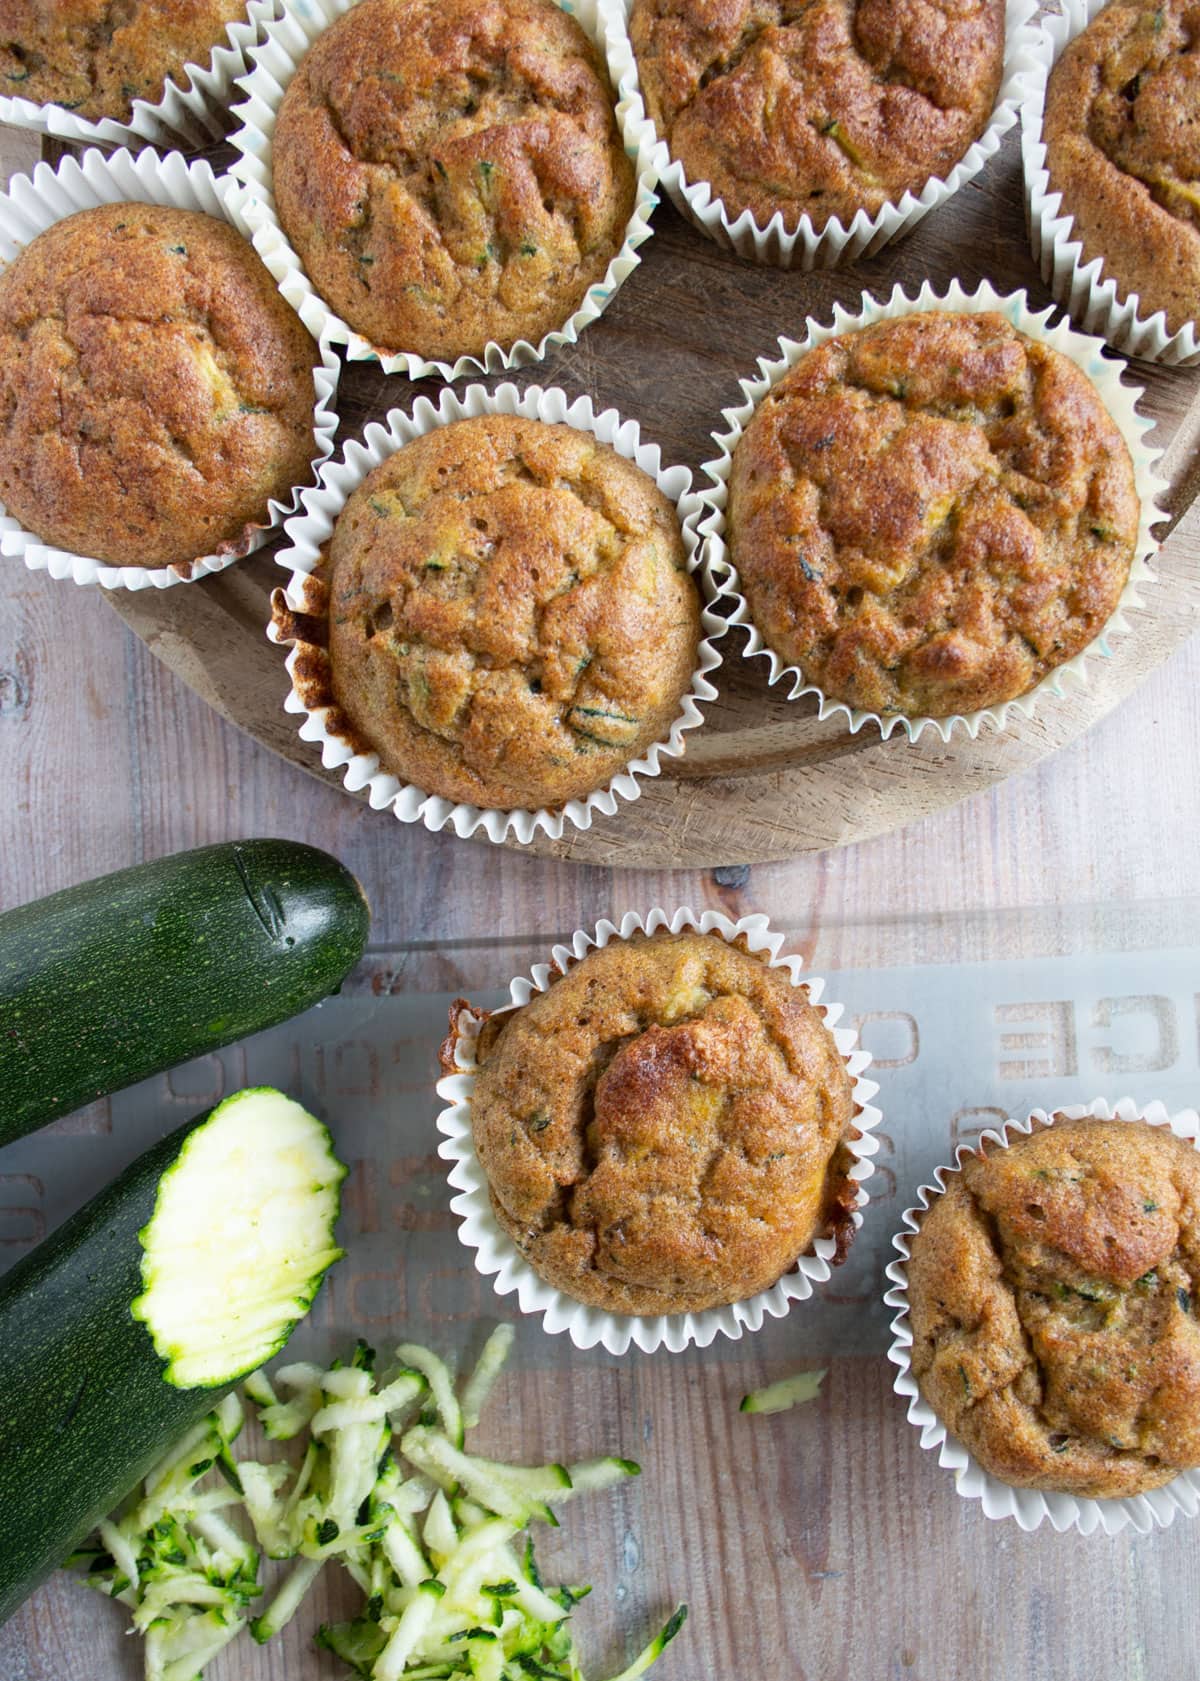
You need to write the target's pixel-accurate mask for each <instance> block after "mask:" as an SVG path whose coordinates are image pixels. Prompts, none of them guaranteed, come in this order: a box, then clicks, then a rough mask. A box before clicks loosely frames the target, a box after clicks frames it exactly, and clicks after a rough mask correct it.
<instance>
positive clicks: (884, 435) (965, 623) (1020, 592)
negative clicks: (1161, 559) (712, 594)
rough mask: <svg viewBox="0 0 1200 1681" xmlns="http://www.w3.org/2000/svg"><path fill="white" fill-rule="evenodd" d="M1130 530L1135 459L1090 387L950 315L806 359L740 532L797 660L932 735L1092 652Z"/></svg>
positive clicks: (762, 599) (1129, 557)
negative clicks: (932, 726) (936, 727)
mask: <svg viewBox="0 0 1200 1681" xmlns="http://www.w3.org/2000/svg"><path fill="white" fill-rule="evenodd" d="M1139 519H1140V504H1139V499H1138V493H1137V488H1136V484H1135V479H1134V469H1133V462H1132V460H1131V458H1130V454H1129V449H1128V447H1127V445H1126V443H1125V440H1124V438H1123V437H1122V435H1121V431H1120V428H1119V427H1118V425H1117V423H1116V421H1115V420H1114V419H1113V418H1112V416H1111V415H1110V414H1109V413H1108V411H1107V409H1106V408H1105V406H1104V403H1103V401H1102V399H1101V397H1100V394H1099V392H1098V391H1097V390H1096V388H1095V387H1094V386H1093V385H1092V383H1091V381H1090V380H1089V379H1088V378H1087V376H1086V374H1084V373H1083V371H1082V369H1080V368H1079V367H1077V366H1076V364H1075V363H1074V362H1072V361H1071V360H1070V359H1069V358H1068V357H1066V356H1064V355H1062V354H1061V353H1060V352H1059V351H1057V350H1054V349H1052V348H1051V347H1050V346H1048V345H1046V344H1044V343H1042V342H1040V341H1039V340H1036V339H1030V338H1027V337H1025V336H1024V335H1023V334H1022V333H1020V332H1018V331H1017V330H1016V328H1014V327H1013V326H1011V325H1010V324H1009V322H1008V321H1007V320H1005V319H1004V317H1003V316H1001V315H998V314H992V313H983V314H958V313H954V312H951V311H943V310H932V311H926V312H920V313H916V314H912V315H904V316H899V317H897V318H895V319H893V320H887V321H881V322H878V323H876V324H875V325H873V326H870V327H864V328H862V329H861V330H860V331H857V332H851V333H844V334H841V335H839V336H838V337H836V338H833V339H829V340H827V341H826V342H825V343H824V344H822V345H819V346H818V347H817V348H816V349H813V350H810V351H808V352H807V353H806V354H805V355H803V356H801V358H800V360H799V361H798V362H797V363H796V365H795V367H794V368H792V369H791V370H790V372H789V373H787V374H786V375H785V376H784V377H783V378H782V379H781V380H780V381H779V383H778V384H777V385H775V386H774V387H773V388H772V389H771V390H770V391H769V392H768V393H767V395H766V396H765V397H764V398H763V400H762V402H761V403H760V404H759V406H758V408H757V410H756V411H755V413H754V415H753V417H752V419H751V420H750V423H749V425H748V426H747V427H746V430H745V432H744V434H743V435H742V437H741V438H740V439H739V441H738V444H737V446H736V449H735V451H734V456H733V466H732V471H731V474H730V490H729V507H728V515H727V520H728V543H729V549H730V556H731V559H732V561H733V563H734V565H735V566H736V567H737V568H738V571H739V574H740V577H741V588H742V590H743V592H744V594H745V596H746V598H747V601H748V602H749V606H750V611H751V614H752V616H753V619H754V622H755V624H756V625H757V626H758V629H759V630H760V632H761V633H762V636H763V638H764V640H765V641H766V643H767V644H768V646H769V647H771V648H772V649H773V650H774V651H775V653H776V654H778V655H779V656H780V657H781V658H782V659H783V660H784V661H785V663H789V664H795V665H798V666H799V667H800V668H801V669H802V671H803V673H804V678H805V680H806V681H807V682H810V683H814V684H816V685H818V686H819V687H820V688H821V689H822V690H823V691H824V693H825V694H826V695H828V696H829V697H830V698H832V699H835V700H840V701H843V702H845V703H846V704H847V705H850V706H852V707H858V708H862V709H863V710H865V711H869V712H875V713H889V712H899V713H903V714H906V715H909V716H928V717H935V718H938V717H945V716H948V715H951V714H954V713H968V712H973V711H975V710H976V709H978V708H983V707H988V706H995V705H999V704H1000V703H1002V702H1004V701H1007V700H1012V699H1014V698H1015V697H1017V696H1019V695H1023V694H1025V693H1027V692H1028V691H1029V690H1030V689H1032V688H1033V687H1035V685H1036V684H1037V683H1039V682H1040V681H1041V679H1042V678H1043V677H1045V676H1047V675H1048V674H1049V673H1050V672H1051V671H1053V670H1054V669H1055V668H1056V667H1057V666H1060V665H1062V664H1063V663H1065V662H1066V661H1068V660H1070V659H1072V658H1074V656H1075V655H1077V654H1079V653H1080V652H1082V650H1083V649H1084V648H1086V647H1087V646H1088V644H1089V643H1090V642H1092V641H1093V640H1094V639H1095V638H1096V637H1097V636H1098V635H1099V634H1100V632H1101V631H1102V630H1103V629H1104V627H1105V625H1106V623H1107V622H1108V620H1109V618H1110V617H1111V616H1112V614H1113V612H1114V611H1115V610H1116V607H1117V603H1118V601H1119V599H1120V596H1121V592H1122V590H1123V589H1124V587H1125V583H1126V580H1127V579H1128V576H1129V569H1130V566H1131V564H1132V561H1133V556H1134V552H1135V549H1136V545H1137V536H1138V527H1139Z"/></svg>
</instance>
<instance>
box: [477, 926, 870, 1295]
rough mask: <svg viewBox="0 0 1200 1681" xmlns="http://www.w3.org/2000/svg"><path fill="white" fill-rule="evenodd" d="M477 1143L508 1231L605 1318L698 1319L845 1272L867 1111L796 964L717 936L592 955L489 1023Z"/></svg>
mask: <svg viewBox="0 0 1200 1681" xmlns="http://www.w3.org/2000/svg"><path fill="white" fill-rule="evenodd" d="M478 1063H479V1069H478V1074H477V1076H476V1082H475V1092H474V1097H473V1100H472V1123H473V1128H474V1136H475V1147H476V1150H477V1152H478V1155H479V1159H480V1162H481V1163H482V1165H483V1168H484V1171H485V1172H486V1174H487V1176H488V1180H489V1183H490V1188H491V1197H492V1206H493V1208H494V1210H495V1213H496V1218H497V1219H498V1221H499V1222H500V1225H501V1226H502V1227H503V1229H504V1230H505V1231H506V1232H507V1233H508V1235H509V1236H510V1237H511V1238H512V1240H513V1241H514V1243H516V1245H517V1247H518V1248H519V1249H520V1250H521V1251H522V1253H523V1254H524V1255H525V1257H526V1259H527V1260H528V1261H529V1262H530V1264H531V1266H533V1268H534V1269H535V1270H536V1271H537V1272H538V1273H540V1274H541V1276H542V1277H543V1278H545V1279H547V1280H548V1281H549V1282H550V1283H551V1284H553V1285H555V1286H556V1287H557V1288H558V1289H560V1290H563V1291H565V1292H566V1293H567V1294H568V1295H570V1296H573V1297H575V1298H576V1299H577V1300H579V1301H581V1302H584V1303H586V1304H588V1305H589V1306H593V1307H598V1308H602V1309H605V1310H607V1311H609V1312H612V1313H619V1314H658V1313H682V1312H698V1311H701V1310H703V1309H706V1308H712V1307H718V1306H721V1305H722V1304H724V1303H728V1302H736V1301H740V1300H743V1299H745V1298H746V1297H749V1296H753V1295H755V1294H756V1293H757V1292H759V1291H761V1290H766V1289H768V1288H770V1286H771V1285H773V1284H774V1283H775V1282H776V1281H777V1280H778V1279H779V1278H780V1276H781V1275H782V1274H783V1273H785V1272H786V1271H787V1270H788V1269H789V1268H790V1267H792V1266H793V1265H794V1263H795V1261H796V1259H797V1257H798V1256H800V1255H802V1254H803V1253H805V1251H806V1250H807V1249H808V1248H809V1247H810V1245H811V1244H812V1242H813V1240H814V1238H816V1237H817V1236H820V1235H822V1234H828V1233H832V1234H834V1235H836V1236H837V1237H838V1240H839V1258H840V1256H841V1254H842V1253H844V1249H845V1246H846V1245H847V1244H848V1242H849V1239H850V1236H851V1235H852V1232H853V1226H852V1222H851V1218H850V1211H851V1210H852V1208H853V1206H854V1202H855V1197H856V1186H855V1183H854V1181H853V1180H851V1179H850V1178H849V1176H848V1172H847V1170H848V1168H849V1166H850V1156H849V1151H848V1149H847V1147H846V1140H847V1138H848V1137H849V1136H851V1134H852V1129H853V1117H854V1114H855V1107H854V1101H853V1096H852V1086H851V1080H850V1076H849V1074H848V1073H847V1071H846V1067H845V1064H844V1062H843V1061H842V1058H841V1056H840V1055H839V1053H838V1050H837V1046H836V1044H835V1042H834V1039H833V1035H832V1034H831V1033H830V1031H829V1029H828V1028H827V1027H826V1026H825V1023H824V1020H823V1018H822V1016H821V1014H820V1013H819V1012H818V1011H817V1010H816V1009H815V1008H814V1007H813V1006H812V1005H811V1004H810V1003H809V1001H808V994H807V992H806V990H805V989H804V988H802V987H795V986H793V985H792V984H791V981H790V979H789V976H788V974H787V972H786V970H780V969H773V968H771V967H770V966H769V965H768V964H767V963H765V962H763V961H762V960H761V959H759V958H757V957H755V956H753V955H751V954H749V953H747V952H745V951H743V950H742V949H741V948H740V947H738V946H735V945H731V944H729V943H727V942H726V941H725V940H723V939H721V938H720V937H719V936H717V935H713V934H709V935H706V934H695V933H690V932H688V933H682V934H678V935H667V934H656V935H653V936H650V937H645V936H637V937H635V938H633V939H631V940H628V941H614V942H612V943H611V944H609V945H608V946H606V947H604V948H603V949H601V950H598V951H594V952H590V953H589V954H588V956H587V957H586V958H584V959H583V961H582V962H580V963H578V964H576V965H575V966H574V967H573V968H571V969H569V970H568V971H567V973H566V974H565V975H564V976H563V977H561V978H560V979H557V980H555V981H554V983H553V984H552V985H551V987H550V989H549V991H547V992H545V993H541V994H537V995H535V996H534V997H533V998H532V999H531V1000H530V1002H529V1003H528V1004H527V1005H525V1006H524V1007H523V1008H522V1009H520V1010H518V1011H516V1012H515V1013H513V1014H512V1015H508V1016H501V1017H499V1018H493V1019H492V1020H491V1021H490V1022H489V1023H487V1024H485V1026H484V1028H483V1030H482V1032H481V1035H480V1040H479V1049H478Z"/></svg>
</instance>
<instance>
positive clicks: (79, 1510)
mask: <svg viewBox="0 0 1200 1681" xmlns="http://www.w3.org/2000/svg"><path fill="white" fill-rule="evenodd" d="M345 1171H346V1170H345V1168H344V1167H343V1166H342V1164H341V1163H340V1162H339V1161H338V1159H337V1157H336V1156H335V1155H334V1153H333V1148H332V1145H331V1142H330V1138H329V1133H328V1132H327V1130H326V1128H325V1127H324V1126H323V1125H322V1124H321V1122H320V1121H318V1120H316V1119H315V1118H314V1117H313V1116H312V1115H310V1114H308V1113H307V1112H306V1111H305V1110H304V1109H302V1108H301V1107H300V1105H299V1104H298V1103H293V1102H292V1101H291V1099H290V1098H287V1097H285V1096H284V1095H283V1094H282V1093H281V1092H277V1091H273V1090H271V1089H270V1088H260V1089H258V1090H251V1091H244V1092H238V1093H236V1094H235V1095H234V1096H233V1097H229V1098H226V1100H225V1101H224V1102H223V1103H221V1104H219V1105H218V1106H217V1108H216V1109H214V1110H212V1111H211V1112H210V1113H209V1114H208V1115H204V1116H201V1117H200V1118H199V1119H198V1120H195V1121H189V1122H188V1123H187V1124H186V1125H185V1126H182V1127H180V1128H179V1129H178V1130H177V1131H175V1132H172V1133H170V1134H168V1136H167V1137H166V1138H164V1139H162V1140H161V1142H160V1143H158V1144H155V1145H154V1146H153V1148H152V1149H150V1150H148V1151H147V1152H146V1153H145V1155H143V1156H140V1157H139V1158H138V1159H137V1161H135V1162H134V1163H133V1164H132V1165H131V1166H130V1167H128V1168H127V1169H126V1170H125V1172H124V1173H123V1174H121V1176H120V1178H119V1179H116V1180H115V1181H114V1182H113V1183H112V1184H111V1185H109V1186H108V1188H107V1189H106V1190H104V1191H101V1193H100V1195H99V1196H97V1197H96V1198H94V1200H93V1201H92V1202H90V1203H88V1204H87V1206H86V1207H85V1208H83V1209H81V1210H80V1212H79V1213H78V1214H75V1215H74V1216H73V1217H72V1218H71V1219H69V1220H68V1221H67V1222H66V1223H65V1224H64V1225H62V1226H60V1227H59V1228H58V1230H57V1231H55V1232H54V1233H53V1234H52V1235H51V1236H50V1237H48V1238H47V1239H46V1240H45V1241H44V1242H43V1243H40V1244H39V1245H38V1247H37V1248H36V1249H34V1250H33V1251H32V1252H31V1253H30V1254H29V1255H27V1256H25V1257H24V1258H23V1259H22V1260H20V1261H18V1262H17V1264H16V1266H14V1267H13V1268H12V1270H11V1271H10V1272H8V1273H7V1274H6V1275H5V1276H4V1277H3V1278H2V1279H0V1622H3V1621H4V1619H5V1618H6V1617H8V1616H10V1615H11V1614H12V1612H13V1611H15V1610H16V1608H17V1606H18V1605H19V1604H20V1603H21V1601H22V1600H23V1599H24V1598H25V1597H26V1595H27V1594H29V1593H31V1592H32V1591H33V1589H34V1588H35V1587H36V1586H37V1585H38V1583H39V1582H40V1581H41V1580H42V1579H43V1578H44V1577H45V1576H46V1575H48V1574H49V1572H50V1571H51V1570H53V1569H54V1568H55V1567H56V1566H57V1565H59V1564H61V1563H63V1562H64V1560H65V1559H66V1557H67V1555H68V1553H69V1552H70V1551H71V1549H72V1548H73V1547H75V1546H77V1545H78V1543H79V1542H80V1541H81V1540H82V1539H83V1538H84V1536H85V1535H87V1534H88V1532H89V1531H90V1530H91V1529H92V1528H94V1526H95V1525H96V1524H97V1523H98V1522H99V1521H100V1520H101V1519H102V1518H104V1517H106V1516H107V1515H108V1513H109V1512H110V1511H112V1509H113V1508H114V1507H115V1506H116V1505H117V1504H118V1503H119V1502H120V1501H121V1500H123V1499H124V1497H125V1495H126V1494H128V1493H129V1491H130V1490H131V1489H132V1488H133V1486H134V1484H135V1483H137V1482H138V1480H139V1479H140V1478H142V1477H143V1476H145V1475H146V1473H147V1472H148V1471H149V1470H150V1468H151V1467H152V1466H153V1465H154V1464H155V1463H156V1462H157V1460H159V1459H160V1458H161V1457H162V1455H163V1454H164V1453H166V1452H167V1450H168V1449H170V1448H171V1447H172V1446H173V1445H174V1444H175V1442H176V1441H178V1439H179V1438H180V1437H181V1436H183V1435H184V1434H185V1433H186V1432H187V1431H188V1430H189V1429H190V1428H191V1427H192V1426H193V1425H195V1424H196V1423H197V1422H198V1421H199V1420H200V1419H202V1418H203V1417H204V1416H205V1414H206V1413H208V1412H209V1411H210V1410H211V1409H212V1408H213V1407H214V1406H215V1405H216V1403H217V1400H218V1398H219V1397H218V1395H217V1394H214V1390H218V1391H220V1390H224V1389H226V1388H227V1387H228V1386H229V1385H230V1384H232V1383H234V1382H236V1381H237V1380H238V1379H239V1378H241V1377H244V1376H245V1375H246V1374H247V1373H248V1372H251V1371H254V1370H255V1369H256V1368H257V1367H258V1366H260V1365H262V1363H263V1361H264V1360H268V1359H270V1357H271V1355H272V1354H274V1353H275V1352H276V1350H277V1349H279V1348H281V1347H282V1346H283V1344H284V1343H285V1342H286V1341H287V1338H288V1336H289V1335H290V1333H291V1331H292V1328H293V1327H294V1325H295V1323H296V1321H297V1320H298V1319H300V1318H301V1317H302V1316H303V1315H304V1314H305V1313H306V1312H307V1310H308V1307H309V1305H310V1304H311V1302H312V1299H313V1297H314V1296H315V1294H316V1292H317V1289H318V1287H319V1285H320V1282H321V1279H322V1277H323V1276H324V1274H325V1271H326V1270H327V1268H328V1267H329V1266H331V1265H332V1263H333V1262H334V1261H336V1260H337V1259H338V1258H339V1256H340V1255H341V1254H342V1251H341V1250H340V1249H338V1248H337V1247H336V1246H335V1241H334V1236H333V1231H334V1225H335V1222H336V1220H337V1215H338V1207H339V1203H340V1196H341V1193H340V1185H341V1181H342V1179H343V1177H344V1175H345Z"/></svg>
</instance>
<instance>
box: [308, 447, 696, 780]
mask: <svg viewBox="0 0 1200 1681" xmlns="http://www.w3.org/2000/svg"><path fill="white" fill-rule="evenodd" d="M329 590H330V605H329V621H330V622H329V658H330V665H331V668H332V682H333V690H334V695H335V698H336V701H337V704H338V706H339V707H340V708H341V710H342V711H343V713H344V714H345V716H346V719H347V720H348V721H349V724H350V725H351V727H352V729H353V730H354V731H355V732H356V733H357V734H358V735H359V736H361V737H362V739H363V741H364V743H365V744H366V745H367V746H369V747H370V748H371V749H373V750H374V751H375V752H377V753H378V754H379V756H380V761H381V763H382V766H383V768H384V770H386V771H389V772H391V773H392V774H393V775H395V776H399V777H400V778H401V779H402V780H403V781H405V782H410V783H413V784H415V785H416V786H417V787H419V788H421V789H423V790H425V792H427V793H431V794H439V795H441V796H442V797H444V798H446V799H451V800H466V801H470V802H472V803H473V804H475V805H480V806H496V807H504V808H512V807H523V806H532V807H539V806H543V805H546V806H556V805H560V804H562V802H563V801H565V800H570V799H575V798H578V797H580V796H582V795H584V794H587V793H590V792H591V790H592V789H593V788H600V787H603V786H604V784H605V783H606V782H608V781H609V780H610V779H611V778H612V777H613V776H614V775H615V774H616V772H617V771H618V770H620V769H621V768H622V767H623V766H625V765H627V764H628V763H629V762H630V760H632V759H636V758H637V757H638V756H639V755H640V754H641V753H642V752H644V751H645V749H646V748H647V747H649V746H650V745H651V743H653V742H655V741H657V740H660V739H661V738H662V737H664V736H665V735H666V734H667V733H668V732H669V730H670V726H671V724H672V723H673V722H674V720H675V719H676V717H678V715H679V709H680V703H681V701H682V697H683V695H684V693H685V691H686V690H687V688H688V686H689V683H690V681H691V674H692V672H693V670H694V669H695V665H696V656H697V646H698V642H699V635H700V604H699V597H698V595H697V592H696V587H695V585H694V584H693V582H692V580H691V578H690V577H689V576H688V573H687V571H686V555H685V550H684V546H683V538H682V536H681V534H680V529H679V520H678V517H677V515H676V512H675V509H674V508H673V507H672V505H671V503H670V502H669V501H668V500H667V498H666V497H665V496H664V495H663V494H662V492H661V491H660V490H659V489H658V486H657V485H656V484H655V483H654V481H653V479H651V478H650V477H649V476H648V475H647V474H645V473H643V472H642V470H641V469H640V468H639V467H637V466H636V465H635V464H634V463H633V462H632V461H626V460H624V459H623V458H622V457H621V456H619V455H618V454H617V453H616V451H615V450H612V449H610V448H609V446H608V445H607V444H602V443H600V442H599V441H598V440H597V439H596V438H594V437H592V435H591V434H590V433H586V432H577V431H575V430H574V428H572V427H570V426H552V425H549V424H546V423H545V422H542V421H537V420H523V419H521V418H519V417H518V416H514V415H481V416H479V417H478V418H477V419H475V420H460V421H457V422H455V423H453V424H452V425H449V426H442V427H438V428H437V429H436V430H434V431H432V432H428V433H426V434H425V435H424V436H423V437H420V438H417V439H415V440H414V441H413V442H412V443H410V444H406V445H405V447H404V448H403V449H401V450H398V451H397V452H396V454H395V455H391V456H389V457H388V458H387V460H386V461H384V462H382V463H381V464H380V465H379V466H378V467H376V468H375V470H374V471H373V472H372V473H370V474H368V476H367V478H366V479H365V480H364V481H363V483H362V484H361V485H360V486H359V488H358V489H357V490H356V491H355V492H354V494H353V495H352V496H351V497H350V498H349V500H348V501H347V503H346V506H345V508H344V509H343V510H342V513H341V514H340V516H339V518H338V522H337V525H336V526H335V528H334V532H333V538H332V542H331V545H330V585H329Z"/></svg>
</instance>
